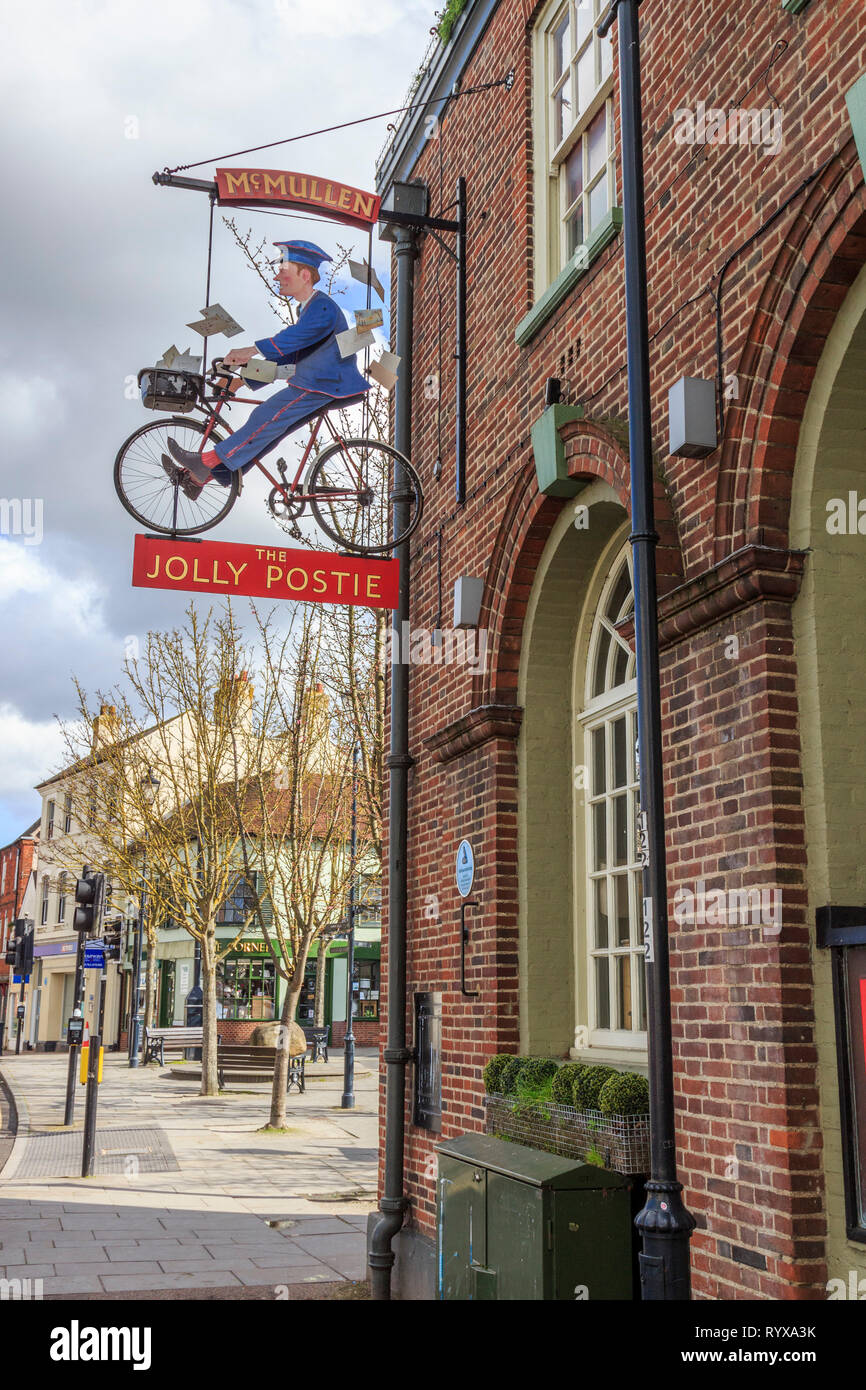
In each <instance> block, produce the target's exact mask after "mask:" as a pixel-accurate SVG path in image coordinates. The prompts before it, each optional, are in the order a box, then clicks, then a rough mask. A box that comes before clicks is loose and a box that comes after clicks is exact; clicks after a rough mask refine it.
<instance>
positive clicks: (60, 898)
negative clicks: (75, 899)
mask: <svg viewBox="0 0 866 1390" xmlns="http://www.w3.org/2000/svg"><path fill="white" fill-rule="evenodd" d="M66 883H67V874H66V871H65V870H63V871H62V872H61V873H60V874H59V875H58V877H57V922H58V925H59V924H60V923H62V922H64V921H65V920H66V899H67V897H68V894H67V892H66Z"/></svg>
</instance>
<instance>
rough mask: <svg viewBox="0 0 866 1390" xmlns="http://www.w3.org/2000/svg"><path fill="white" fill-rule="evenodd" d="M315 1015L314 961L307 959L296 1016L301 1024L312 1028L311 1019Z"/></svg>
mask: <svg viewBox="0 0 866 1390" xmlns="http://www.w3.org/2000/svg"><path fill="white" fill-rule="evenodd" d="M315 1017H316V962H315V960H308V961H307V968H306V970H305V971H304V983H303V984H302V986H301V992H300V994H299V995H298V1008H297V1013H296V1018H297V1020H298V1022H299V1023H300V1024H301V1025H302V1026H306V1027H307V1028H312V1026H313V1020H314V1018H315Z"/></svg>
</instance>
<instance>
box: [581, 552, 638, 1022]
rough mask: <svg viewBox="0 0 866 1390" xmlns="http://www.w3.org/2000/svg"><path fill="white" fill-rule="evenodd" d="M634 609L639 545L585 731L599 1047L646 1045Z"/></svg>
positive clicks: (598, 635) (616, 578)
mask: <svg viewBox="0 0 866 1390" xmlns="http://www.w3.org/2000/svg"><path fill="white" fill-rule="evenodd" d="M633 612H634V595H633V592H632V581H631V552H630V550H629V549H627V550H626V551H625V553H623V552H620V556H619V557H618V559H617V561H616V562H615V563H614V565H613V566H612V568H611V572H610V574H609V576H608V578H607V580H606V582H605V585H604V588H603V589H602V593H601V596H600V599H599V603H598V607H597V610H596V616H595V620H594V622H593V628H592V633H591V636H590V642H589V650H588V654H587V655H588V660H587V665H586V683H585V689H584V707H583V709H582V710H581V712H580V714H579V715H578V721H579V725H580V727H581V728H582V730H583V740H584V765H585V767H586V791H587V796H586V808H587V815H586V870H587V879H586V917H585V920H586V935H585V942H584V950H585V954H584V959H585V961H586V969H587V996H586V997H587V1006H588V1011H589V1027H588V1033H589V1036H588V1038H587V1039H586V1043H587V1044H588V1046H589V1047H593V1046H595V1047H605V1046H607V1047H633V1048H638V1047H639V1048H643V1047H645V1045H646V1037H645V1034H646V979H645V973H644V943H643V916H642V910H641V903H642V896H643V894H642V889H641V873H640V868H639V865H638V860H637V845H636V827H637V811H638V785H637V767H636V752H635V750H636V745H637V688H636V681H635V656H634V653H633V651H632V649H631V647H630V645H629V643H628V642H627V641H626V640H625V638H624V637H623V636H621V634H620V633H619V632H618V631H617V624H619V623H621V622H623V621H624V620H627V619H629V618H630V617H631V616H632V614H633Z"/></svg>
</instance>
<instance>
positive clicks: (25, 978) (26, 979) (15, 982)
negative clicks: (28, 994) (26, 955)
mask: <svg viewBox="0 0 866 1390" xmlns="http://www.w3.org/2000/svg"><path fill="white" fill-rule="evenodd" d="M12 983H13V985H20V984H21V983H22V976H21V975H13V976H12ZM23 983H24V984H25V985H29V983H30V976H29V975H25V976H23Z"/></svg>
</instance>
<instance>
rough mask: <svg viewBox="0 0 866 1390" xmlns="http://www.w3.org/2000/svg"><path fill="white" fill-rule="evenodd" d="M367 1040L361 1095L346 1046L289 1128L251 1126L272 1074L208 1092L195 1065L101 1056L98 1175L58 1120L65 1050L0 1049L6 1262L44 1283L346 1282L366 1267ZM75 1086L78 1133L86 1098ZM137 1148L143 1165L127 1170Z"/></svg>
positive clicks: (235, 1286)
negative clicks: (345, 1076)
mask: <svg viewBox="0 0 866 1390" xmlns="http://www.w3.org/2000/svg"><path fill="white" fill-rule="evenodd" d="M365 1051H366V1053H367V1060H368V1067H367V1068H366V1070H367V1073H368V1074H367V1076H366V1077H365V1076H363V1075H362V1074H361V1069H359V1072H358V1073H356V1078H357V1079H356V1094H357V1098H358V1099H357V1105H356V1109H355V1110H354V1111H349V1112H347V1111H342V1110H341V1108H340V1104H339V1101H340V1096H341V1094H342V1056H341V1054H333V1053H332V1062H331V1064H330V1066H329V1068H328V1069H327V1070H326V1069H322V1071H321V1072H320V1073H319V1075H318V1077H317V1081H316V1085H315V1086H312V1087H310V1088H309V1089H308V1091H307V1093H306V1094H305V1095H304V1096H294V1095H293V1096H292V1097H290V1099H289V1120H288V1124H289V1130H290V1132H289V1133H287V1134H283V1135H263V1134H261V1133H259V1132H258V1131H259V1130H260V1129H261V1127H262V1126H263V1125H264V1124H265V1123H266V1121H267V1113H268V1102H269V1095H270V1091H269V1088H268V1087H266V1086H261V1087H258V1088H256V1087H250V1088H249V1089H248V1088H247V1087H246V1086H245V1087H244V1088H243V1090H240V1089H238V1090H237V1091H235V1092H231V1091H230V1092H228V1093H224V1094H223V1095H221V1096H219V1097H200V1096H198V1095H197V1094H196V1085H195V1083H194V1082H192V1083H191V1082H190V1080H189V1078H185V1077H184V1078H177V1079H175V1078H172V1077H170V1076H169V1075H168V1072H167V1069H166V1070H165V1071H163V1070H161V1069H160V1068H158V1067H156V1068H152V1067H148V1068H139V1069H137V1070H130V1069H129V1068H128V1067H127V1065H126V1063H125V1059H124V1058H123V1057H120V1056H112V1054H107V1056H106V1066H105V1081H104V1083H103V1085H102V1087H101V1088H100V1093H99V1107H100V1108H99V1116H98V1122H97V1136H98V1145H97V1147H99V1148H100V1149H101V1160H102V1166H103V1168H106V1169H112V1170H113V1171H103V1172H97V1174H96V1176H95V1177H93V1178H89V1179H81V1178H79V1177H77V1176H76V1173H77V1164H76V1163H75V1162H74V1159H75V1156H76V1155H77V1154H80V1144H81V1137H80V1132H75V1133H73V1132H72V1131H69V1130H64V1128H63V1125H62V1120H63V1105H64V1099H65V1078H66V1058H65V1056H64V1055H63V1054H59V1055H51V1054H41V1053H36V1054H33V1053H31V1054H24V1055H22V1056H21V1057H11V1058H10V1057H4V1058H3V1059H2V1060H0V1072H2V1074H3V1076H4V1078H5V1079H6V1080H7V1082H8V1084H9V1085H10V1087H11V1089H12V1091H13V1093H14V1095H15V1098H16V1104H17V1106H18V1114H19V1125H20V1128H19V1135H18V1138H17V1140H16V1142H15V1145H14V1148H13V1150H12V1153H11V1155H10V1157H9V1158H8V1160H7V1162H6V1165H5V1167H4V1168H3V1169H2V1171H0V1262H2V1263H0V1269H9V1270H10V1271H15V1273H10V1274H8V1275H7V1276H6V1277H10V1278H11V1277H19V1278H27V1277H31V1278H42V1280H43V1293H44V1295H45V1296H46V1297H48V1296H50V1297H62V1296H63V1295H64V1294H67V1295H68V1296H70V1297H84V1298H87V1296H88V1295H93V1296H100V1297H112V1296H116V1297H134V1296H135V1295H136V1294H137V1293H145V1294H148V1295H152V1296H153V1297H156V1298H158V1297H168V1298H170V1297H172V1295H173V1294H174V1293H177V1294H179V1295H180V1296H186V1297H194V1296H195V1289H196V1288H198V1289H200V1290H201V1291H202V1296H207V1291H208V1290H210V1289H212V1290H214V1291H216V1292H215V1294H214V1295H213V1296H215V1297H217V1298H219V1297H222V1296H224V1297H226V1298H229V1299H230V1298H231V1297H232V1296H233V1294H232V1291H233V1290H236V1291H237V1294H236V1296H238V1297H244V1298H246V1297H254V1296H261V1297H268V1296H269V1292H268V1290H269V1288H270V1287H272V1288H274V1289H276V1288H277V1287H282V1286H289V1285H292V1284H295V1285H297V1286H298V1287H299V1288H300V1287H302V1286H303V1285H304V1284H320V1283H321V1284H331V1285H333V1287H334V1288H337V1287H348V1288H349V1289H351V1285H347V1283H346V1281H347V1280H355V1279H363V1277H364V1274H365V1269H364V1266H365V1259H366V1257H365V1245H366V1217H367V1214H368V1212H369V1211H371V1210H372V1209H373V1208H374V1207H375V1198H374V1196H373V1195H372V1194H373V1193H374V1192H375V1187H376V1143H377V1115H376V1108H377V1104H378V1077H377V1075H376V1056H375V1053H374V1052H373V1050H372V1049H365ZM335 1062H336V1063H337V1064H336V1065H335ZM76 1099H77V1110H78V1118H77V1131H80V1124H81V1116H82V1111H83V1096H82V1095H81V1094H80V1093H79V1094H78V1095H77V1098H76ZM28 1145H29V1146H31V1147H30V1148H29V1151H28ZM136 1146H138V1148H139V1149H140V1150H141V1151H140V1152H139V1153H138V1154H137V1155H136V1153H135V1152H134V1150H135V1148H136ZM148 1154H149V1155H150V1158H149V1159H147V1155H148ZM70 1155H72V1160H73V1161H70ZM58 1156H59V1157H58ZM145 1159H147V1162H149V1163H150V1166H151V1168H152V1171H146V1172H145V1171H144V1167H145V1166H146V1165H145V1162H144V1161H140V1160H145ZM133 1160H136V1162H138V1171H135V1172H123V1171H118V1170H119V1169H120V1168H123V1167H124V1165H126V1166H127V1167H129V1166H130V1165H131V1164H132V1161H133ZM46 1169H48V1170H50V1171H46ZM359 1191H361V1192H362V1193H364V1194H365V1195H364V1196H363V1197H361V1198H359V1197H358V1195H357V1194H358V1192H359ZM366 1194H370V1195H369V1196H368V1195H366ZM343 1195H345V1196H346V1197H348V1198H349V1199H350V1200H348V1201H345V1200H342V1201H341V1200H339V1198H340V1197H341V1196H343ZM317 1196H320V1197H321V1198H324V1200H321V1201H320V1200H316V1198H317ZM268 1219H280V1220H285V1221H289V1222H291V1225H287V1226H283V1227H279V1228H276V1227H271V1226H268V1225H267V1224H266V1223H267V1221H268ZM329 1240H330V1241H331V1242H332V1245H331V1246H330V1247H328V1246H326V1245H325V1246H321V1245H320V1246H317V1245H316V1244H315V1242H317V1241H318V1242H321V1241H329ZM37 1271H39V1273H37ZM271 1281H273V1282H272V1283H271ZM253 1289H255V1290H259V1289H261V1290H262V1292H261V1294H258V1293H257V1294H253V1293H251V1292H250V1293H248V1292H247V1290H253ZM324 1296H325V1297H328V1296H329V1295H328V1294H327V1293H326V1294H324ZM334 1296H337V1297H347V1296H352V1295H351V1292H350V1293H349V1294H345V1293H340V1294H338V1295H334Z"/></svg>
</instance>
